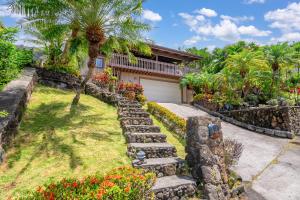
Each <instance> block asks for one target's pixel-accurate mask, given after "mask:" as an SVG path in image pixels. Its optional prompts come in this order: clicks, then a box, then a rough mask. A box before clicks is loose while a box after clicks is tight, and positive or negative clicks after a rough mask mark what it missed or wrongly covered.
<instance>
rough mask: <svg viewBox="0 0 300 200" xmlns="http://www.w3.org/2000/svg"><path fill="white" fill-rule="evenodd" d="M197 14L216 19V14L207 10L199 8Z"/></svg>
mask: <svg viewBox="0 0 300 200" xmlns="http://www.w3.org/2000/svg"><path fill="white" fill-rule="evenodd" d="M196 12H197V13H199V14H201V15H204V16H206V17H216V16H218V13H217V12H216V11H214V10H212V9H209V8H201V9H200V10H196Z"/></svg>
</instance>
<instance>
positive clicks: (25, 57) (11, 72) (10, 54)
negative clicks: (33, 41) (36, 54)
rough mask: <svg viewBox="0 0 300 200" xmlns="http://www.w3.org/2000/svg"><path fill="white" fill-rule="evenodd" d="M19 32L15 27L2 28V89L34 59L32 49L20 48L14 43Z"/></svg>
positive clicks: (0, 77) (0, 36) (0, 80)
mask: <svg viewBox="0 0 300 200" xmlns="http://www.w3.org/2000/svg"><path fill="white" fill-rule="evenodd" d="M17 32H18V30H17V29H15V28H4V29H1V30H0V90H1V89H2V88H3V87H4V85H5V84H7V83H8V82H9V81H11V80H13V79H14V78H16V77H17V76H18V74H19V73H20V71H21V69H22V68H23V67H25V66H27V65H30V64H31V63H32V60H33V54H32V51H31V50H26V49H18V48H17V47H16V46H15V45H14V44H13V42H14V38H15V34H16V33H17Z"/></svg>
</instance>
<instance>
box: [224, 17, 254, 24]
mask: <svg viewBox="0 0 300 200" xmlns="http://www.w3.org/2000/svg"><path fill="white" fill-rule="evenodd" d="M220 18H221V19H228V20H231V21H233V22H235V23H241V22H246V21H253V20H254V19H255V18H254V17H253V16H238V17H231V16H228V15H221V16H220Z"/></svg>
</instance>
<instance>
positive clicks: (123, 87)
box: [117, 82, 144, 96]
mask: <svg viewBox="0 0 300 200" xmlns="http://www.w3.org/2000/svg"><path fill="white" fill-rule="evenodd" d="M117 89H118V92H119V93H120V94H125V93H127V92H134V93H135V95H136V96H137V95H140V94H143V92H144V89H143V86H142V85H140V84H138V83H124V82H120V83H119V85H118V87H117Z"/></svg>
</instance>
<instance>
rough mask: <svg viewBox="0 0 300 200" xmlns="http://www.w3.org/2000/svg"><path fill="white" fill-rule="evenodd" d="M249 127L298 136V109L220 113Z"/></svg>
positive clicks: (283, 108)
mask: <svg viewBox="0 0 300 200" xmlns="http://www.w3.org/2000/svg"><path fill="white" fill-rule="evenodd" d="M220 113H221V114H223V115H225V116H227V117H231V118H234V119H236V120H238V121H240V122H244V123H247V124H250V125H254V126H258V127H263V128H268V129H275V130H279V131H288V132H291V133H294V134H300V107H278V106H276V107H266V108H251V109H245V110H233V111H226V112H220Z"/></svg>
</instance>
